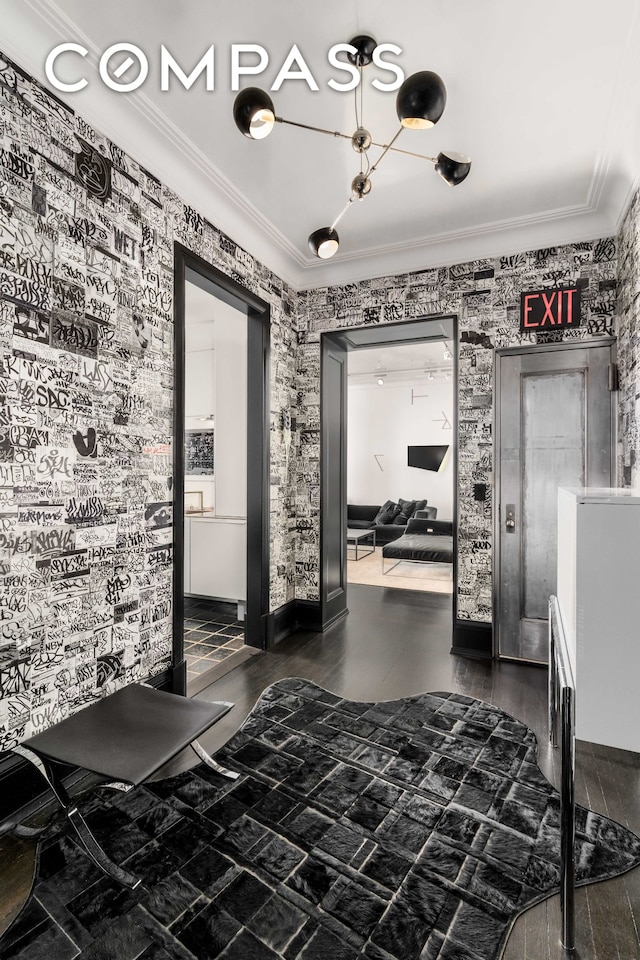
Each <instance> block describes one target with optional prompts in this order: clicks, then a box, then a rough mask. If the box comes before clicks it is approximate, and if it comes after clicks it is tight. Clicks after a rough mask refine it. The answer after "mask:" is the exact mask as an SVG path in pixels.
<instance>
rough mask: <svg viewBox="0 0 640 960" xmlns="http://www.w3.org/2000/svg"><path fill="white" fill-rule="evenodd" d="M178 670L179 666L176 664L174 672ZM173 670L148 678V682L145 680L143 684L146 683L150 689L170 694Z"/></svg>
mask: <svg viewBox="0 0 640 960" xmlns="http://www.w3.org/2000/svg"><path fill="white" fill-rule="evenodd" d="M183 662H184V661H183ZM179 669H180V664H178V666H177V667H176V668H175V670H179ZM175 670H163V671H162V673H157V674H156V675H155V677H149V679H148V680H145V683H148V684H149V686H150V687H156V688H157V689H158V690H167V691H169V692H171V688H172V686H173V685H172V682H171V681H172V679H173V676H174V674H175Z"/></svg>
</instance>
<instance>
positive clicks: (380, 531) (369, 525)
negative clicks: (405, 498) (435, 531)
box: [347, 503, 438, 545]
mask: <svg viewBox="0 0 640 960" xmlns="http://www.w3.org/2000/svg"><path fill="white" fill-rule="evenodd" d="M380 507H381V505H380V504H375V505H374V504H360V503H357V504H356V503H348V504H347V527H349V529H350V530H375V532H376V545H380V544H385V543H391V542H392V541H394V540H397V539H398V537H401V536H402V535H403V534H404V533H406V532H407V524H404V523H374V518H375V516H376V514H377V513H378V512H379V511H380ZM418 512H419V513H420V514H426V515H427V517H428V519H430V520H435V518H436V517H437V515H438V509H437V507H429V506H425V507H424V508H423V509H422V510H420V511H418ZM408 522H409V523H410V522H411V521H408Z"/></svg>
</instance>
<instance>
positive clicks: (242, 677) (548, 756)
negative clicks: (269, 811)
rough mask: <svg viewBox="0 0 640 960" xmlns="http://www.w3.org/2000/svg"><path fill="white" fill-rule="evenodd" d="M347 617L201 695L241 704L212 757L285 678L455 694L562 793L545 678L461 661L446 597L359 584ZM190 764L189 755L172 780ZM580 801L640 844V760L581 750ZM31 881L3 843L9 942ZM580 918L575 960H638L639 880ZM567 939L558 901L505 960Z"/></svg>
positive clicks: (213, 738)
mask: <svg viewBox="0 0 640 960" xmlns="http://www.w3.org/2000/svg"><path fill="white" fill-rule="evenodd" d="M349 607H350V611H351V612H350V614H349V616H348V617H347V618H346V620H344V621H343V622H342V623H340V624H337V625H336V626H335V627H333V628H332V629H331V630H329V631H327V632H326V633H325V634H313V633H298V634H295V635H294V636H292V637H289V638H288V639H287V640H285V641H283V642H282V643H281V644H279V645H278V646H276V647H275V648H274V650H272V651H268V652H267V653H263V654H261V655H259V656H255V657H252V658H251V660H249V661H248V662H246V663H243V664H241V665H240V666H239V667H238V668H237V669H235V670H233V671H232V672H231V673H229V674H227V675H226V676H224V677H222V678H221V679H220V680H218V681H217V682H216V683H215V684H213V685H212V686H210V687H207V688H206V689H205V690H203V691H202V692H201V693H199V694H198V697H199V698H201V699H206V700H232V701H234V702H235V704H236V706H235V708H234V709H233V710H232V711H231V713H230V714H229V715H228V716H227V717H226V718H225V719H224V720H223V721H221V722H220V723H219V724H217V725H216V727H215V728H213V729H212V731H211V732H210V734H209V735H208V736H207V737H204V738H202V742H203V744H204V746H206V747H207V748H208V749H209V750H211V751H214V750H216V749H218V748H219V747H220V746H222V744H223V743H225V742H226V740H227V739H228V738H229V737H230V736H231V735H232V733H234V732H235V730H236V729H237V727H238V726H239V725H240V723H241V722H242V720H243V719H244V717H245V716H246V715H247V713H248V712H249V711H250V710H251V707H252V706H253V704H254V703H255V701H256V699H257V698H258V696H259V695H260V693H261V692H262V690H263V689H264V688H265V687H266V686H268V685H269V684H270V683H273V682H274V681H275V680H278V679H280V678H282V677H287V676H299V677H306V678H308V679H311V680H315V681H316V682H317V683H319V684H321V685H322V686H324V687H326V688H328V689H329V690H332V691H333V692H335V693H337V694H340V695H343V696H346V697H349V698H351V699H355V700H389V699H394V698H396V697H403V696H408V695H410V694H415V693H420V692H423V691H425V690H434V691H436V690H454V691H457V692H459V693H464V694H468V695H469V696H474V697H479V698H480V699H483V700H487V701H488V702H490V703H494V704H496V705H498V706H500V707H502V708H503V709H504V710H506V711H508V712H509V713H511V714H513V715H514V716H516V717H518V718H519V719H520V720H522V721H524V722H525V723H527V724H528V725H529V726H530V727H532V729H533V730H535V732H536V734H537V735H538V740H539V744H540V750H539V756H540V766H541V768H542V770H543V771H544V773H545V774H546V775H547V777H549V779H550V780H551V781H552V782H554V783H556V785H557V784H558V756H557V751H553V750H552V749H551V748H550V747H549V746H548V743H547V737H546V711H547V689H546V684H547V672H546V669H543V668H540V667H534V666H524V665H523V666H520V665H517V664H513V663H491V662H486V661H477V660H469V659H466V658H463V657H454V656H452V655H451V654H450V653H449V649H450V646H451V597H448V596H444V595H438V594H427V593H419V592H405V591H401V590H390V589H387V590H385V589H383V588H378V587H368V586H362V585H356V584H354V585H351V586H350V587H349ZM194 759H195V758H194ZM192 762H193V760H192V755H191V756H189V755H188V754H185V755H183V756H182V757H181V758H179V759H178V761H176V762H174V765H173V766H172V771H173V770H175V769H176V768H177V769H180V768H184V767H186V766H189V765H191V763H192ZM165 772H169V771H165ZM577 799H578V802H579V803H583V804H585V805H587V806H589V807H591V808H592V809H594V810H597V811H598V812H600V813H604V814H606V815H607V816H610V817H612V818H613V819H615V820H618V821H619V822H620V823H623V824H625V825H626V826H628V827H629V828H630V829H632V830H633V831H634V832H636V833H640V755H638V754H632V753H628V752H626V751H618V750H613V749H609V748H605V747H595V746H593V745H590V744H581V743H579V744H578V746H577ZM32 869H33V851H32V847H31V845H29V844H26V843H25V841H16V840H13V839H8V838H5V840H4V841H3V842H2V843H0V876H1V877H2V880H1V882H0V930H1V929H2V928H3V916H4V918H5V920H4V922H5V923H6V921H7V918H8V917H9V916H10V915H11V914H12V913H13V911H14V910H15V907H16V905H17V903H18V902H20V901H21V900H23V899H24V897H25V896H26V895H27V893H28V890H29V886H30V882H31V874H32ZM577 906H578V950H577V952H576V954H574V956H575V957H576V960H639V958H640V941H639V938H638V928H639V927H640V869H638V870H635V871H632V872H631V873H629V874H627V875H626V876H624V877H621V878H619V879H617V880H612V881H607V882H606V883H600V884H594V885H591V886H589V887H586V888H581V889H580V890H578V892H577ZM559 929H560V918H559V900H558V897H553V898H551V899H550V900H548V901H545V902H544V903H542V904H539V905H538V906H537V907H533V908H532V909H531V910H529V911H528V912H527V913H525V914H524V915H523V916H522V917H520V918H519V919H518V920H517V921H516V923H515V925H514V927H513V930H512V933H511V936H510V938H509V941H508V943H507V946H506V949H505V952H504V958H503V960H555V958H560V957H563V956H564V952H563V951H562V949H561V947H560V945H559V941H558V934H559Z"/></svg>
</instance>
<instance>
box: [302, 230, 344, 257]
mask: <svg viewBox="0 0 640 960" xmlns="http://www.w3.org/2000/svg"><path fill="white" fill-rule="evenodd" d="M339 246H340V237H339V236H338V232H337V231H336V230H334V229H333V227H320V229H319V230H314V232H313V233H312V234H311V236H310V237H309V247H310V249H311V252H312V253H314V254H315V255H316V257H320V259H321V260H328V259H329V257H333V255H334V254H336V253H337V252H338V247H339Z"/></svg>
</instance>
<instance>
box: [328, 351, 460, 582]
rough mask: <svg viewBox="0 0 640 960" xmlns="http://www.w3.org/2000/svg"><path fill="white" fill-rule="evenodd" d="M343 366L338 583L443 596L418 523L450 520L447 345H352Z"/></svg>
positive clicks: (444, 575) (441, 566)
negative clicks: (343, 541) (342, 536)
mask: <svg viewBox="0 0 640 960" xmlns="http://www.w3.org/2000/svg"><path fill="white" fill-rule="evenodd" d="M347 367H348V373H347V378H348V397H347V582H348V583H365V584H368V585H370V586H375V587H378V588H387V589H405V590H419V591H424V592H432V593H443V594H448V595H451V594H452V592H453V565H452V563H451V562H449V561H447V560H443V559H442V558H440V559H433V558H431V559H430V556H431V555H430V554H429V553H428V549H427V544H428V543H430V541H427V540H426V538H425V537H424V533H425V529H424V523H423V522H422V521H424V520H436V519H437V520H438V526H436V527H434V526H433V525H431V526H430V527H427V528H426V530H427V531H428V530H431V531H432V533H435V531H436V530H439V531H442V532H443V531H445V529H446V528H445V527H444V526H443V524H444V523H449V524H452V523H453V499H454V492H455V491H454V485H453V457H452V455H451V446H452V440H453V407H454V382H453V345H452V343H451V342H450V341H442V340H440V339H437V340H430V339H425V340H423V341H422V342H413V341H412V342H411V343H402V342H399V343H393V344H387V345H385V346H382V347H379V346H371V347H357V348H356V349H354V350H352V351H350V352H349V353H348V355H347ZM415 520H419V521H420V522H419V523H416V522H414V521H415ZM443 535H446V534H444V533H443ZM391 544H393V548H392V549H388V548H389V547H390V545H391ZM436 545H438V544H436ZM439 546H442V543H440V544H439Z"/></svg>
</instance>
